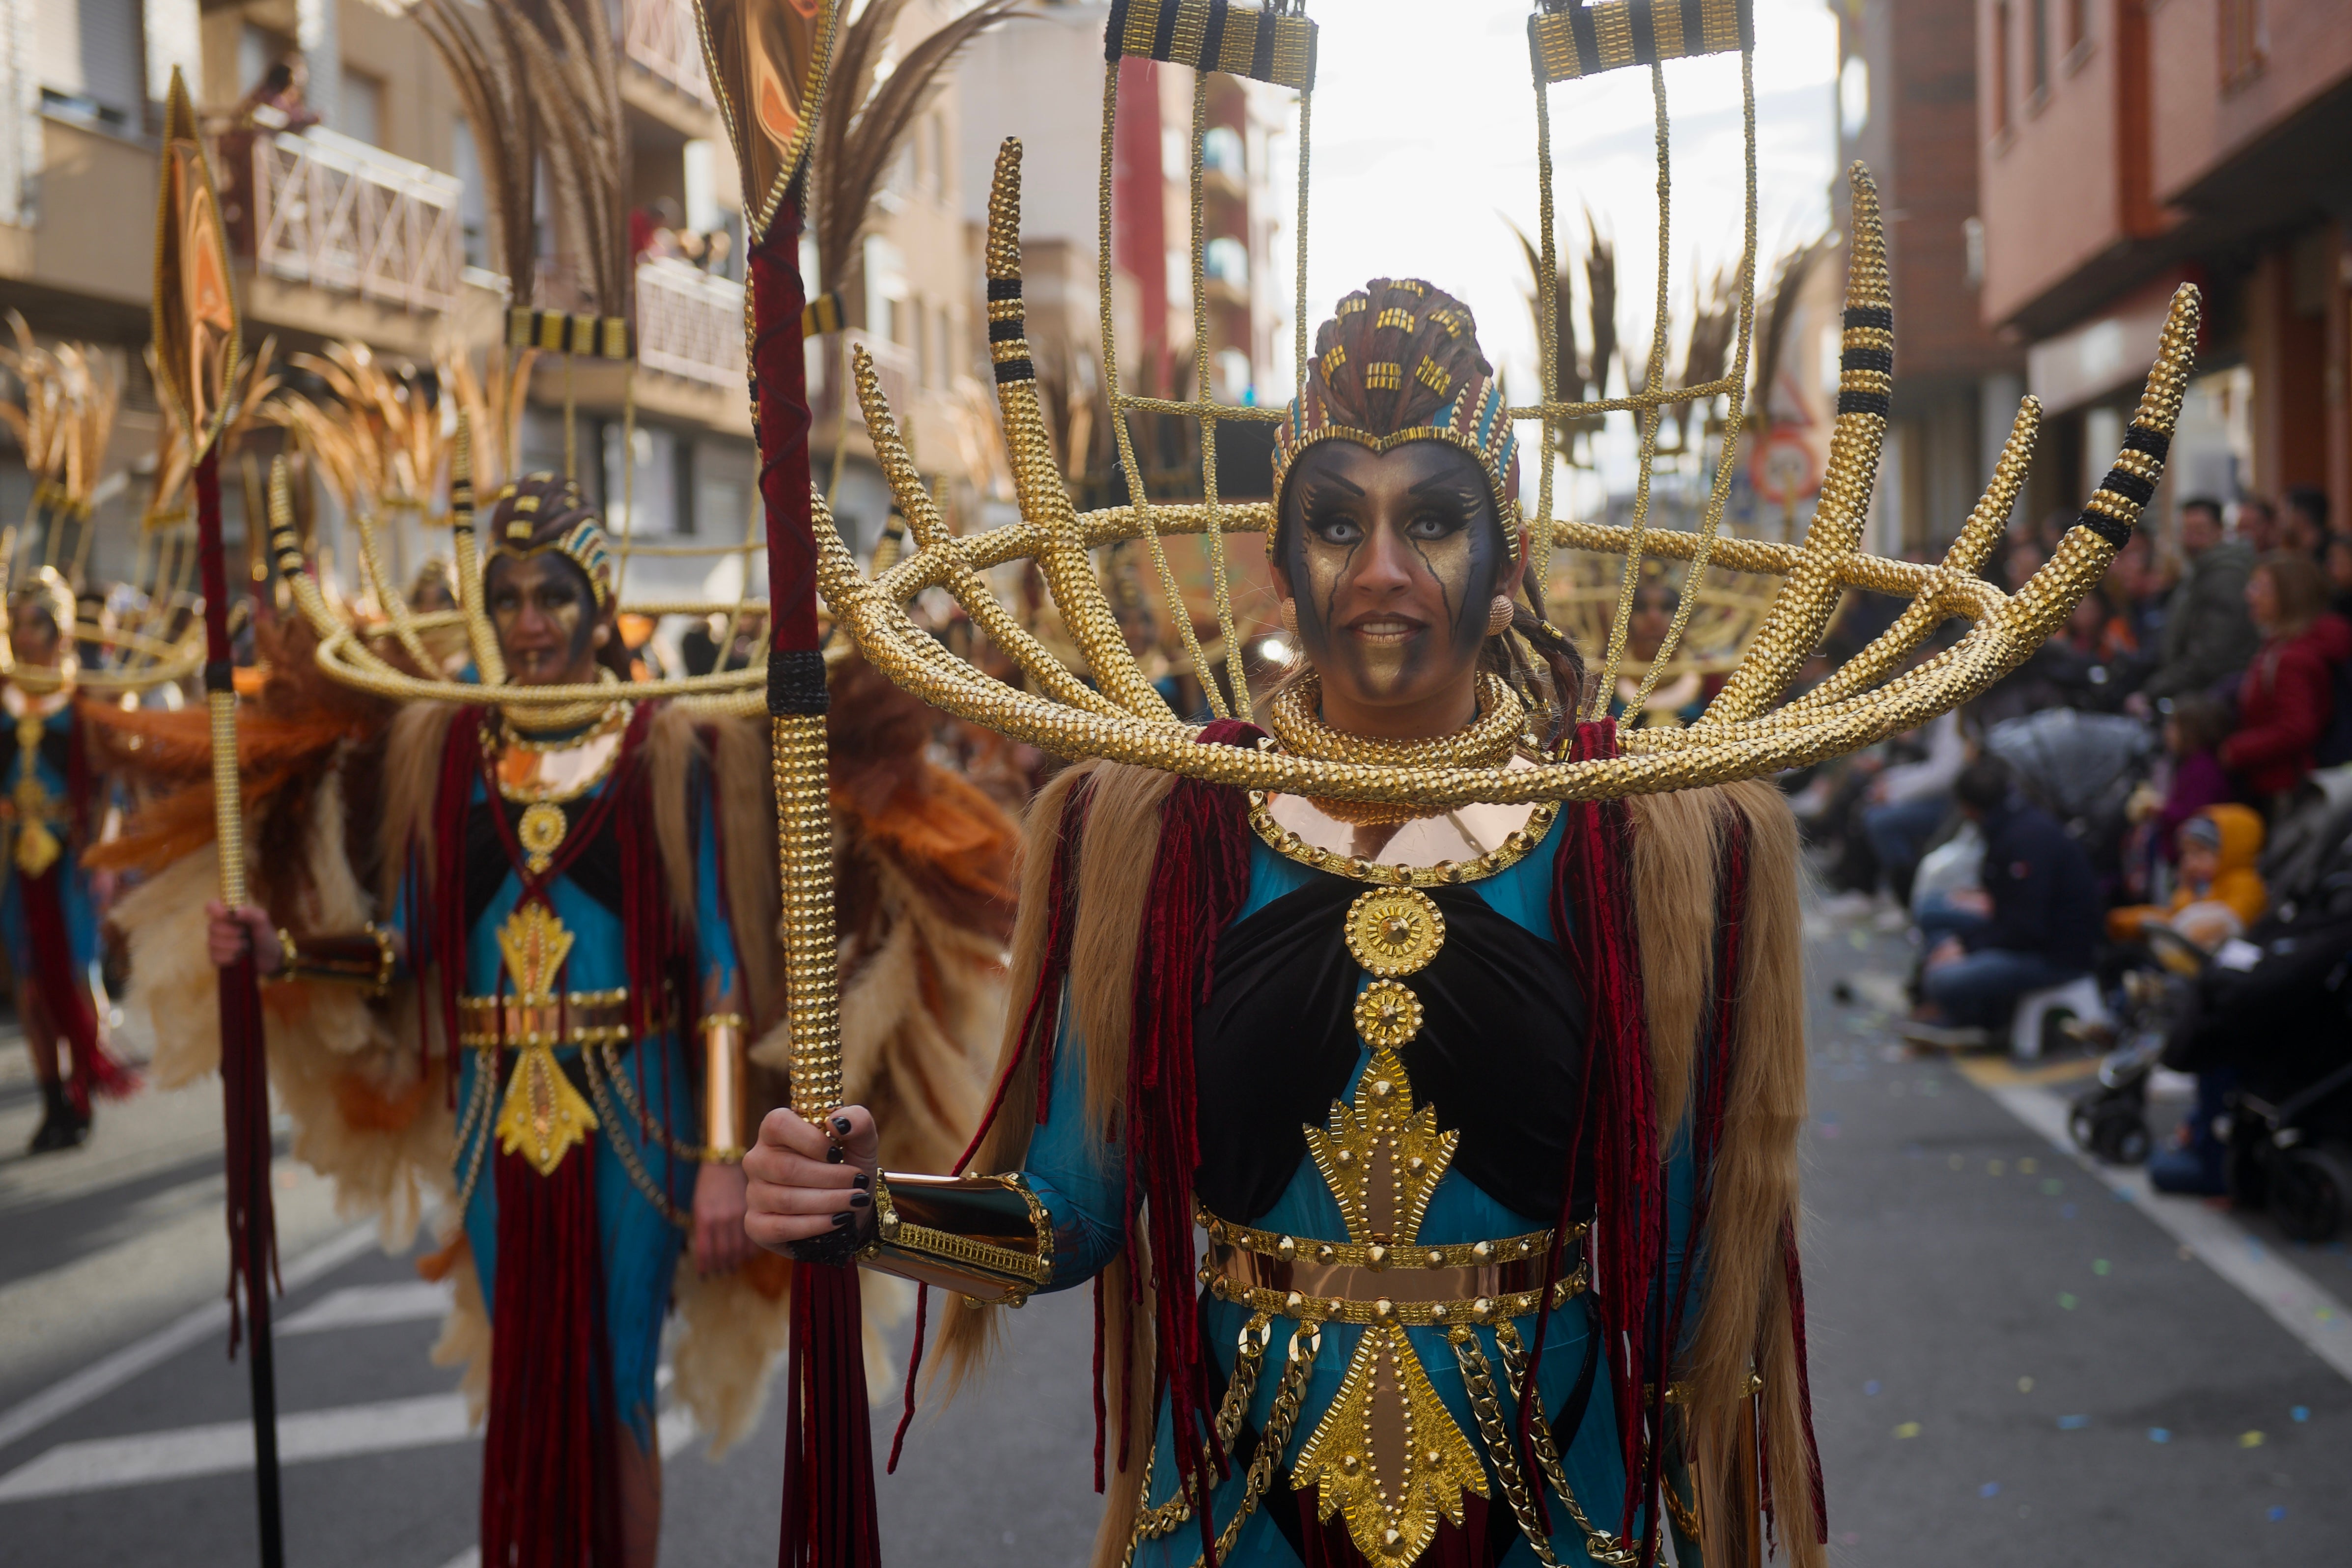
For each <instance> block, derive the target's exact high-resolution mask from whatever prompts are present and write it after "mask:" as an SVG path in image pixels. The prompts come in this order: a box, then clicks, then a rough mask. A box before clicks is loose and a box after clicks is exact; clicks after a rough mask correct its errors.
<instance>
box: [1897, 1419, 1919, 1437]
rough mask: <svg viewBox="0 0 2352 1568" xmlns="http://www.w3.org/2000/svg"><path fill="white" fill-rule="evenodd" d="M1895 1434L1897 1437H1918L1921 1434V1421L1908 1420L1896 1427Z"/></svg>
mask: <svg viewBox="0 0 2352 1568" xmlns="http://www.w3.org/2000/svg"><path fill="white" fill-rule="evenodd" d="M1918 1435H1919V1423H1917V1422H1916V1421H1906V1422H1905V1423H1903V1425H1902V1426H1897V1427H1896V1428H1895V1436H1897V1437H1916V1436H1918Z"/></svg>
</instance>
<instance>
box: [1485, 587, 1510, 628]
mask: <svg viewBox="0 0 2352 1568" xmlns="http://www.w3.org/2000/svg"><path fill="white" fill-rule="evenodd" d="M1512 614H1513V611H1512V606H1511V596H1510V595H1508V594H1497V595H1495V603H1494V605H1493V606H1492V607H1491V608H1489V609H1488V610H1487V612H1486V635H1487V636H1488V637H1501V636H1502V635H1503V634H1504V633H1505V632H1507V631H1509V630H1510V629H1511V616H1512Z"/></svg>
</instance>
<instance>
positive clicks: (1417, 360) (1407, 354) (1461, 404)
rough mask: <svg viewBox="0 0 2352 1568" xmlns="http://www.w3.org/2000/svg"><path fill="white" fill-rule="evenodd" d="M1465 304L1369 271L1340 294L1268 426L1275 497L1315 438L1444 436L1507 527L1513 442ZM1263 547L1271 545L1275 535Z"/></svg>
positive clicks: (1514, 499)
mask: <svg viewBox="0 0 2352 1568" xmlns="http://www.w3.org/2000/svg"><path fill="white" fill-rule="evenodd" d="M1477 332H1478V324H1477V321H1475V319H1474V318H1473V317H1472V316H1471V314H1470V307H1468V306H1467V305H1465V304H1464V303H1462V301H1460V300H1456V299H1454V297H1453V296H1452V295H1450V294H1444V293H1441V292H1439V291H1438V290H1437V289H1433V288H1431V287H1430V286H1429V285H1428V284H1426V283H1423V282H1422V281H1421V280H1420V279H1416V278H1398V279H1388V278H1375V279H1372V280H1371V281H1370V283H1368V284H1366V285H1365V286H1364V287H1363V288H1361V289H1358V290H1356V291H1355V292H1354V293H1352V294H1349V295H1348V296H1347V297H1346V298H1344V299H1342V300H1340V301H1339V310H1337V311H1336V312H1334V313H1333V315H1332V317H1331V319H1330V320H1329V321H1326V322H1324V323H1323V327H1322V330H1321V331H1319V332H1318V333H1317V335H1316V339H1315V357H1314V358H1313V359H1311V360H1309V361H1308V362H1307V380H1306V384H1304V385H1302V386H1301V387H1300V388H1299V389H1298V395H1297V396H1296V397H1294V398H1292V399H1291V400H1290V408H1289V410H1288V413H1287V414H1286V416H1285V417H1284V419H1283V421H1282V423H1281V424H1279V425H1276V426H1275V427H1274V499H1275V502H1276V510H1277V511H1279V510H1280V504H1281V500H1282V487H1283V481H1284V480H1285V479H1286V478H1287V477H1288V475H1289V472H1290V465H1291V464H1292V463H1293V462H1295V461H1297V458H1298V454H1299V453H1301V452H1303V451H1305V450H1306V449H1307V447H1311V446H1314V445H1315V444H1316V443H1317V442H1318V441H1333V440H1339V441H1353V442H1355V443H1357V444H1358V445H1360V446H1364V447H1370V448H1371V449H1372V450H1374V451H1376V452H1385V451H1387V450H1389V449H1390V448H1391V447H1400V446H1402V445H1403V444H1404V443H1405V442H1407V441H1443V442H1445V443H1446V444H1447V445H1449V446H1454V447H1461V448H1462V449H1463V450H1464V451H1465V452H1467V453H1468V454H1470V456H1471V458H1473V459H1474V460H1475V462H1476V463H1477V465H1478V467H1479V468H1480V469H1481V470H1483V471H1484V472H1485V474H1486V483H1487V484H1488V485H1489V486H1491V487H1492V488H1493V489H1494V492H1495V515H1496V518H1497V519H1499V520H1500V521H1501V522H1502V524H1503V530H1504V532H1505V533H1506V534H1509V533H1512V532H1514V531H1516V527H1517V521H1518V495H1519V443H1518V437H1517V435H1516V434H1515V433H1514V431H1513V430H1512V427H1511V417H1510V410H1509V408H1508V407H1507V405H1506V404H1505V403H1504V400H1503V389H1502V385H1501V384H1500V383H1499V382H1497V381H1496V379H1495V372H1494V367H1493V366H1491V365H1489V364H1488V363H1486V355H1485V354H1484V353H1480V352H1479V348H1478V337H1477ZM1265 547H1266V551H1267V552H1268V553H1269V554H1271V553H1272V552H1273V550H1274V533H1273V531H1271V530H1269V531H1267V533H1266V539H1265Z"/></svg>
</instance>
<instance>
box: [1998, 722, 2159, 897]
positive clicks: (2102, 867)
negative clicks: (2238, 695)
mask: <svg viewBox="0 0 2352 1568" xmlns="http://www.w3.org/2000/svg"><path fill="white" fill-rule="evenodd" d="M1985 750H1987V751H1989V752H1991V753H1992V754H1993V755H1995V756H1997V757H1999V758H2000V760H2001V761H2003V762H2005V763H2008V764H2009V765H2010V768H2011V771H2013V772H2014V773H2016V775H2017V779H2018V783H2019V784H2021V785H2022V786H2023V787H2024V789H2025V792H2026V793H2027V794H2028V795H2032V797H2033V799H2034V800H2035V801H2036V802H2037V803H2039V804H2040V805H2042V808H2043V809H2044V810H2046V811H2048V812H2049V813H2050V815H2051V816H2054V817H2056V818H2057V819H2058V820H2059V821H2060V822H2062V823H2063V824H2064V825H2065V827H2066V832H2067V833H2068V835H2069V836H2070V837H2073V838H2074V842H2076V843H2077V844H2080V845H2081V846H2082V847H2083V850H2084V853H2085V854H2087V855H2088V856H2090V858H2091V864H2092V866H2093V867H2094V868H2096V869H2097V871H2098V873H2099V876H2100V878H2101V879H2113V878H2114V877H2115V876H2116V871H2117V868H2119V866H2120V864H2121V862H2122V858H2123V843H2124V838H2125V836H2126V834H2127V833H2129V831H2130V829H2131V823H2130V818H2129V816H2128V815H2127V814H2126V803H2127V802H2128V801H2129V800H2130V799H2131V793H2132V790H2133V789H2134V787H2136V786H2137V784H2138V783H2139V781H2140V780H2141V779H2142V778H2143V777H2145V776H2146V775H2147V761H2148V758H2149V756H2150V754H2151V753H2152V752H2154V750H2155V742H2154V740H2153V739H2152V737H2151V736H2150V735H2149V733H2148V730H2147V726H2146V725H2144V724H2142V723H2140V722H2139V721H2137V720H2136V719H2126V718H2125V717H2123V716H2122V715H2121V714H2118V713H2084V712H2080V711H2077V710H2074V709H2072V708H2045V709H2043V710H2041V711H2040V712H2037V713H2028V714H2024V715H2022V716H2021V717H2019V718H2015V719H2004V720H2003V721H2000V723H1998V724H1995V725H1994V726H1993V727H1992V728H1991V729H1990V730H1988V731H1985Z"/></svg>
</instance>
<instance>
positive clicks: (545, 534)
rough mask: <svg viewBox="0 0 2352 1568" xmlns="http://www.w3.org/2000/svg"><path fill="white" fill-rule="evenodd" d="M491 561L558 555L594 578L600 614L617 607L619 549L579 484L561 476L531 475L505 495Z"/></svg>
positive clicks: (493, 516)
mask: <svg viewBox="0 0 2352 1568" xmlns="http://www.w3.org/2000/svg"><path fill="white" fill-rule="evenodd" d="M489 536H490V539H489V550H488V557H489V559H490V560H493V561H495V560H497V559H498V558H499V556H501V555H509V556H512V557H514V558H515V559H517V560H522V559H525V558H527V557H530V556H533V555H538V554H541V553H543V552H547V551H550V550H552V551H554V552H556V553H557V554H559V555H562V556H563V557H564V558H565V559H566V560H568V561H570V562H571V563H572V564H573V565H574V566H577V567H579V568H580V570H581V572H582V573H583V574H584V575H585V576H586V577H587V579H588V586H589V587H590V588H591V589H592V590H593V592H594V593H595V595H596V613H597V614H598V615H602V614H604V612H605V611H606V610H608V609H610V608H611V607H612V605H613V544H612V541H611V540H610V539H608V538H607V537H606V536H605V533H604V524H603V521H602V520H600V519H599V518H598V517H597V515H596V510H595V508H593V507H592V506H590V505H589V504H588V498H587V497H586V496H584V495H583V494H582V493H581V491H580V487H579V485H578V484H577V483H575V482H574V481H572V480H571V479H566V478H564V477H563V476H562V475H560V474H551V473H546V472H541V473H535V474H525V475H524V476H523V477H522V478H521V479H518V480H516V481H515V482H514V483H513V484H510V485H508V486H507V487H506V488H504V489H501V490H499V496H498V502H497V504H496V505H495V506H494V507H492V508H491V510H490V526H489Z"/></svg>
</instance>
